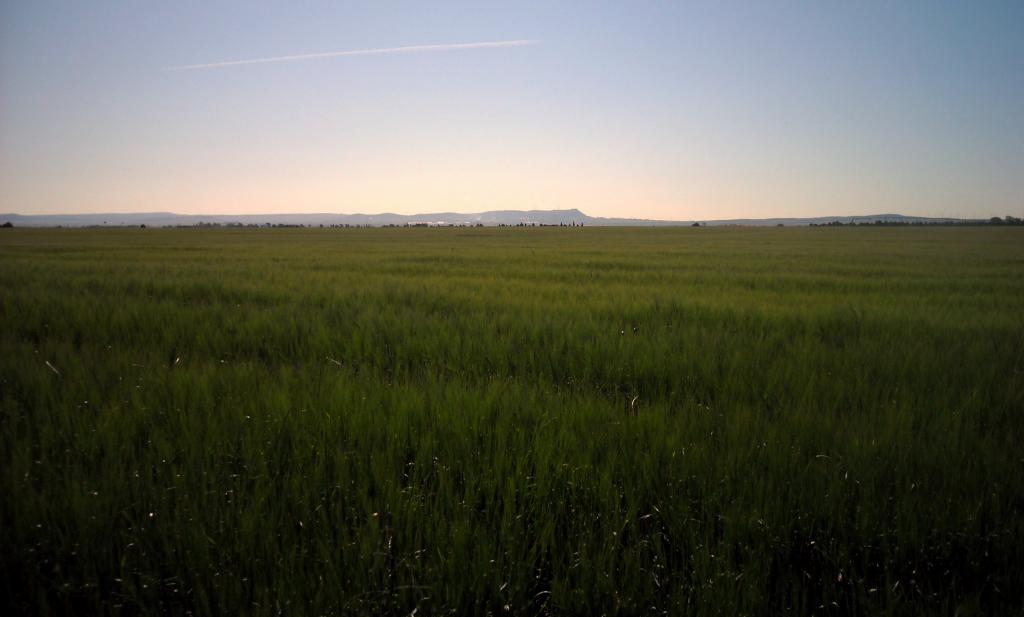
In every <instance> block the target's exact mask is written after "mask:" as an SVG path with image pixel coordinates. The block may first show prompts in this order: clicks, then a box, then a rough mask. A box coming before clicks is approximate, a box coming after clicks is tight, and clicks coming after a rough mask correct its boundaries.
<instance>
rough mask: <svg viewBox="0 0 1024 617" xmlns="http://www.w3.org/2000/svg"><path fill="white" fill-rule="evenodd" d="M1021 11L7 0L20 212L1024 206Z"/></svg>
mask: <svg viewBox="0 0 1024 617" xmlns="http://www.w3.org/2000/svg"><path fill="white" fill-rule="evenodd" d="M1022 28H1024V4H1022V3H1019V2H1005V3H1003V2H994V3H986V4H985V5H964V4H960V5H957V4H952V3H949V4H947V3H941V4H940V3H924V2H908V3H900V4H899V5H897V6H886V5H883V4H881V3H856V4H855V5H849V6H842V5H839V6H824V5H821V6H818V5H813V4H810V3H807V4H796V3H785V4H775V5H773V6H767V5H752V6H740V5H729V6H725V5H724V4H711V3H708V4H690V3H687V4H686V5H685V6H684V5H681V4H674V3H673V4H672V5H668V6H644V7H639V6H636V5H625V4H621V5H620V4H611V3H551V2H545V3H537V4H534V3H516V5H515V6H500V7H497V6H486V7H485V6H481V5H480V4H478V3H445V4H443V5H441V6H429V7H428V6H424V5H420V4H414V3H397V4H389V5H388V6H386V7H384V6H382V5H381V4H380V3H358V4H355V3H352V4H346V5H344V6H342V5H339V4H337V3H329V2H316V3H310V4H306V5H304V6H302V7H295V6H291V5H288V4H286V3H262V2H258V3H253V2H245V3H243V2H225V3H217V4H216V5H208V3H199V2H185V3H182V2H174V3H171V2H153V3H146V4H144V5H143V4H129V3H113V2H96V3H70V2H68V3H56V4H52V3H22V4H14V3H4V4H2V5H0V212H18V213H22V214H50V213H61V214H74V213H93V212H140V211H149V212H152V211H173V212H179V213H184V214H213V213H217V214H250V213H251V214H264V213H298V212H339V213H356V212H364V213H375V212H395V213H399V214H414V213H421V212H480V211H487V210H502V209H509V210H531V209H571V208H579V209H581V210H584V211H586V212H587V213H588V214H591V215H594V216H601V217H630V218H648V219H663V220H694V219H729V218H770V217H813V216H823V215H834V214H836V213H842V214H864V213H874V212H900V213H902V214H905V215H911V216H914V215H916V216H934V217H962V218H986V217H988V216H994V215H1006V214H1010V215H1014V216H1021V215H1022V214H1024V200H1022V198H1021V196H1022V195H1024V173H1022V172H1024V114H1021V113H1020V110H1021V109H1024V68H1022V64H1021V61H1022V60H1021V59H1022V58H1024V37H1021V36H1020V32H1021V29H1022ZM168 69H173V70H168Z"/></svg>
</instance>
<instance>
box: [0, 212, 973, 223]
mask: <svg viewBox="0 0 1024 617" xmlns="http://www.w3.org/2000/svg"><path fill="white" fill-rule="evenodd" d="M875 221H882V222H883V223H933V224H935V223H953V222H967V221H965V220H964V219H950V218H928V217H921V216H903V215H901V214H871V215H864V216H819V217H813V218H771V219H720V220H700V221H695V220H694V221H661V220H652V219H629V218H604V217H598V216H588V215H586V214H584V213H583V212H581V211H579V210H577V209H575V208H574V209H571V210H491V211H488V212H478V213H475V214H459V213H456V212H434V213H429V214H391V213H385V214H332V213H320V214H175V213H173V212H130V213H122V212H118V213H107V214H0V223H3V222H10V223H11V224H12V225H14V226H15V227H58V226H63V227H94V226H100V227H119V226H120V227H124V226H130V227H139V226H141V225H146V226H147V227H177V226H195V225H201V224H208V225H261V226H262V225H305V226H313V227H316V226H320V225H323V226H325V227H326V226H330V225H360V226H365V225H369V226H383V225H423V224H426V225H477V224H482V225H487V226H496V225H518V224H520V223H523V224H527V225H530V224H535V225H559V224H562V223H564V224H566V225H571V224H576V225H580V224H583V225H591V226H633V227H655V226H657V227H668V226H684V225H693V224H694V223H700V224H701V225H709V226H722V225H745V226H758V227H767V226H776V225H786V226H800V225H826V224H828V223H836V222H838V223H843V224H850V223H874V222H875Z"/></svg>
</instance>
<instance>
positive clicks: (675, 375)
mask: <svg viewBox="0 0 1024 617" xmlns="http://www.w3.org/2000/svg"><path fill="white" fill-rule="evenodd" d="M0 290H2V293H0V324H2V329H0V345H2V350H3V353H2V354H0V434H2V444H3V447H2V449H0V491H2V496H3V498H2V499H0V522H2V526H0V545H2V547H3V549H2V562H0V565H2V566H3V570H4V572H5V573H6V575H5V577H4V580H3V582H2V583H0V585H2V587H0V590H2V594H3V600H4V603H5V604H7V605H8V606H9V607H10V608H12V609H14V610H15V611H17V612H27V613H40V614H46V613H55V614H61V613H72V612H73V613H87V614H88V613H120V614H138V613H170V614H185V613H188V612H191V613H193V614H197V615H198V614H203V615H207V614H239V613H248V614H274V613H282V612H283V613H285V614H310V615H314V614H394V615H407V614H409V613H410V612H411V611H413V610H414V609H418V612H417V613H416V614H417V615H424V614H442V613H451V614H487V613H492V614H595V615H596V614H602V613H604V614H657V613H663V614H670V615H680V614H700V615H707V614H727V615H736V614H775V613H787V612H788V613H793V614H809V613H821V614H837V615H857V614H879V613H889V614H986V613H989V614H990V613H1005V614H1011V613H1015V612H1017V611H1019V610H1021V609H1022V608H1024V593H1022V590H1021V585H1020V583H1019V581H1020V579H1021V577H1022V576H1024V518H1022V509H1024V458H1022V454H1021V450H1020V444H1021V443H1024V434H1022V428H1024V417H1022V415H1021V414H1022V413H1024V230H1020V229H999V228H971V229H950V228H939V229H932V228H921V229H900V228H883V229H865V228H860V229H857V228H843V229H824V228H818V229H711V228H703V229H689V228H686V229H590V228H586V229H581V228H539V229H472V230H468V229H458V228H454V229H347V230H341V229H327V230H321V229H315V230H314V229H298V230H295V229H292V230H278V229H274V230H270V229H260V230H216V229H209V230H207V229H167V230H158V229H145V230H127V229H125V230H21V229H16V230H3V232H2V233H0ZM47 363H49V365H48V364H47ZM633 412H635V413H633Z"/></svg>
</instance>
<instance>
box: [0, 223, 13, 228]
mask: <svg viewBox="0 0 1024 617" xmlns="http://www.w3.org/2000/svg"><path fill="white" fill-rule="evenodd" d="M0 227H4V228H7V229H10V228H11V227H14V223H12V222H10V221H7V222H6V223H4V224H3V225H0Z"/></svg>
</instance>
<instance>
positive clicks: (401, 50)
mask: <svg viewBox="0 0 1024 617" xmlns="http://www.w3.org/2000/svg"><path fill="white" fill-rule="evenodd" d="M540 43H541V42H540V41H538V40H534V39H517V40H514V41H485V42H482V43H446V44H441V45H407V46H405V47H383V48H380V49H351V50H348V51H327V52H323V53H318V54H298V55H294V56H276V57H273V58H256V59H254V60H231V61H229V62H211V63H208V64H187V65H184V66H170V67H165V68H164V69H163V70H164V71H194V70H198V69H215V68H221V67H226V66H241V65H244V64H269V63H271V62H292V61H293V60H314V59H319V58H339V57H342V56H373V55H380V54H408V53H418V52H424V51H453V50H460V49H489V48H493V47H525V46H527V45H540Z"/></svg>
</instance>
